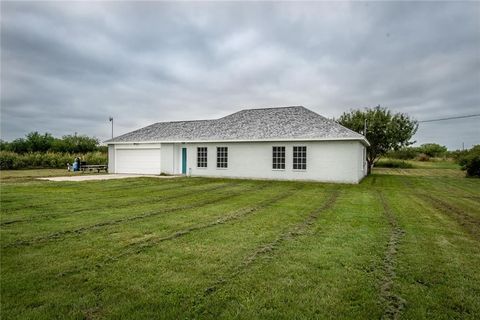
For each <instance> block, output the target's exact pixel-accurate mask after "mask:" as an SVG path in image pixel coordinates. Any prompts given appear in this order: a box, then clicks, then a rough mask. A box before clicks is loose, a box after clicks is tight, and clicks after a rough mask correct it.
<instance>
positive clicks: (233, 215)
mask: <svg viewBox="0 0 480 320" xmlns="http://www.w3.org/2000/svg"><path fill="white" fill-rule="evenodd" d="M269 187H270V188H267V189H264V190H266V191H267V192H268V193H266V192H264V191H263V190H261V189H255V190H253V191H249V192H246V193H244V194H242V195H241V196H238V197H237V198H240V197H244V198H245V199H247V198H250V199H251V198H253V197H252V195H251V193H253V192H254V193H257V194H259V195H260V200H257V201H256V202H253V203H248V204H247V205H245V206H243V207H241V208H238V206H237V207H236V208H232V209H233V210H231V211H227V212H221V213H220V214H219V213H218V212H217V213H216V214H215V215H213V213H212V214H210V215H213V216H210V215H207V216H206V217H204V216H203V214H202V216H200V215H199V214H195V211H198V210H199V209H200V208H195V209H190V210H188V211H190V212H191V215H192V216H193V217H195V218H197V219H195V220H198V222H197V223H195V222H194V223H193V224H192V223H190V224H189V225H188V226H187V227H186V228H183V229H179V230H174V231H173V232H171V233H169V234H165V233H159V234H157V235H155V234H150V235H149V236H147V237H142V238H140V239H133V241H131V242H128V243H127V244H125V245H122V246H120V247H118V248H116V249H115V252H117V253H116V254H109V255H108V256H106V257H105V256H103V257H100V258H99V259H98V260H97V262H92V261H88V262H85V261H83V262H82V261H78V263H77V265H76V266H75V267H74V268H70V269H68V270H65V271H62V272H61V275H62V276H65V275H69V274H74V273H78V272H79V271H80V270H81V269H85V268H88V267H89V266H92V265H94V267H95V268H97V269H101V268H104V267H105V266H106V265H108V264H111V263H114V262H116V261H118V260H120V259H122V258H123V257H125V256H127V255H134V254H140V253H142V252H144V251H146V250H149V249H153V248H155V247H156V246H158V245H160V244H161V243H162V242H165V241H171V240H175V239H177V238H180V237H184V236H186V235H189V234H192V233H194V232H198V231H201V230H204V229H209V228H213V227H216V226H220V225H223V224H227V223H228V224H232V223H236V222H238V221H239V220H241V219H245V218H248V217H249V216H251V215H253V214H261V211H262V210H263V209H265V208H267V207H269V206H272V205H274V204H275V203H277V202H279V201H284V200H286V199H288V198H289V197H291V196H292V195H294V194H295V193H297V192H299V190H298V189H297V190H296V189H295V188H291V187H290V188H280V189H279V190H276V189H278V188H271V186H269ZM272 191H273V192H274V193H273V194H270V193H271V192H272ZM257 197H258V195H257ZM230 200H233V198H231V199H230ZM218 206H219V205H218V204H213V205H212V208H211V209H212V210H211V211H212V212H214V210H215V207H217V210H218ZM188 211H185V213H187V212H188ZM208 218H210V219H212V218H213V220H208ZM162 220H164V219H163V217H162ZM177 220H178V218H177ZM205 220H206V221H205ZM202 221H205V222H202ZM136 226H137V225H134V226H132V227H131V228H129V229H135V227H136ZM150 227H151V229H155V224H153V225H151V226H150ZM137 228H138V229H139V228H141V230H142V232H145V233H147V234H148V232H149V231H147V230H145V229H143V227H141V226H139V227H137ZM122 231H124V230H122ZM91 241H93V240H91ZM95 242H100V243H102V242H104V243H105V244H106V245H108V244H107V243H106V242H107V240H106V239H101V240H95ZM72 245H73V244H72ZM80 249H81V248H80ZM112 251H114V250H113V248H111V249H110V252H112ZM89 260H91V259H89ZM78 264H80V267H79V266H78Z"/></svg>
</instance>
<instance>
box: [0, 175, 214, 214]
mask: <svg viewBox="0 0 480 320" xmlns="http://www.w3.org/2000/svg"><path fill="white" fill-rule="evenodd" d="M141 180H142V183H141V184H137V183H134V182H137V181H131V182H128V183H127V184H126V185H127V186H128V188H127V187H124V188H123V189H122V190H121V191H122V192H110V191H109V189H110V181H111V180H110V181H102V182H101V183H102V185H103V187H102V188H103V189H104V192H105V190H106V194H108V195H104V194H102V193H99V192H98V191H97V190H95V189H94V188H91V187H90V186H89V185H87V184H85V182H80V184H81V185H82V186H83V187H82V188H74V189H66V188H58V187H57V191H56V192H53V193H52V192H51V190H44V188H41V187H39V188H34V189H33V190H30V191H29V192H28V193H27V194H25V193H23V194H22V192H21V191H20V190H17V191H16V192H15V193H14V194H8V195H6V194H2V196H3V197H4V201H6V202H7V204H8V203H9V202H10V205H7V206H4V207H3V208H2V218H4V217H5V216H8V217H11V216H12V215H13V214H14V213H15V212H16V211H19V210H22V211H23V212H25V211H26V209H33V213H37V211H38V210H56V209H63V210H64V211H67V210H78V209H81V208H83V207H84V206H85V204H89V203H91V202H92V201H95V203H96V204H98V205H99V206H102V205H111V203H112V202H111V200H112V199H113V200H116V201H118V200H119V199H122V198H129V199H139V200H140V199H144V198H145V196H148V195H152V194H156V193H157V192H164V191H169V190H178V189H177V188H183V187H190V186H197V185H203V184H208V183H209V182H206V181H202V180H180V181H176V182H175V183H169V182H164V181H160V180H159V179H155V178H142V179H141ZM191 181H193V182H191ZM219 182H221V181H211V182H210V183H219ZM77 183H78V182H77ZM131 183H132V184H131ZM117 191H118V190H117ZM17 193H18V194H22V196H21V198H18V196H16V194H17ZM11 204H15V205H11ZM14 217H15V216H14Z"/></svg>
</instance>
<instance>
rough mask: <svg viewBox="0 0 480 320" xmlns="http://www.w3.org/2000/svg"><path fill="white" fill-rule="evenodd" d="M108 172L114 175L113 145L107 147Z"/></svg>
mask: <svg viewBox="0 0 480 320" xmlns="http://www.w3.org/2000/svg"><path fill="white" fill-rule="evenodd" d="M108 172H109V173H115V145H113V144H110V145H108Z"/></svg>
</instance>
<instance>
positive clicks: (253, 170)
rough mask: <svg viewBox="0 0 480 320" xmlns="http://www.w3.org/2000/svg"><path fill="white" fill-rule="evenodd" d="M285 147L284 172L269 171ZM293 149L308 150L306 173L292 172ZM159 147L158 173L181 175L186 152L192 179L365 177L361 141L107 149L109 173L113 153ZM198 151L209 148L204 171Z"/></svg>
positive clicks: (351, 179)
mask: <svg viewBox="0 0 480 320" xmlns="http://www.w3.org/2000/svg"><path fill="white" fill-rule="evenodd" d="M273 146H285V169H283V170H275V169H272V147H273ZM293 146H306V147H307V169H306V170H294V169H293ZM152 147H158V148H160V147H161V156H160V162H161V172H162V173H167V174H181V173H182V148H187V174H191V175H192V176H208V177H232V178H252V179H278V180H314V181H326V182H344V183H358V182H359V181H361V180H362V179H363V177H364V176H365V175H366V166H365V163H364V159H365V158H364V152H365V146H364V145H363V144H362V143H361V142H360V141H348V140H347V141H304V142H230V143H192V144H191V143H185V144H180V143H162V144H161V145H160V144H135V145H133V144H119V145H109V148H108V155H109V162H108V163H109V172H115V171H114V170H115V150H116V149H119V148H122V149H123V148H129V149H132V148H133V149H135V148H152ZM197 147H207V148H208V161H207V168H198V167H197ZM217 147H228V168H217V166H216V157H217V150H216V148H217Z"/></svg>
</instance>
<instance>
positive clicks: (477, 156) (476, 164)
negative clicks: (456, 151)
mask: <svg viewBox="0 0 480 320" xmlns="http://www.w3.org/2000/svg"><path fill="white" fill-rule="evenodd" d="M458 163H459V164H460V165H461V166H462V170H465V171H466V175H467V177H480V145H476V146H474V147H473V148H472V149H470V150H468V151H467V152H465V153H464V154H463V155H461V156H460V158H459V159H458Z"/></svg>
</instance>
